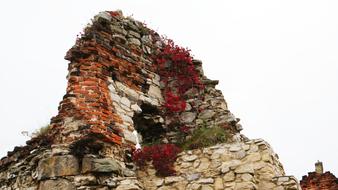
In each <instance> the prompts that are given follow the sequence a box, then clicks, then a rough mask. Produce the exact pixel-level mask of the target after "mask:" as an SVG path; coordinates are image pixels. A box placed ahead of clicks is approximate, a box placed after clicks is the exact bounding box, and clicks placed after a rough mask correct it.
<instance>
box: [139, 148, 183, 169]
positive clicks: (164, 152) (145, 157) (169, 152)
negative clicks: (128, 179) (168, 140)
mask: <svg viewBox="0 0 338 190" xmlns="http://www.w3.org/2000/svg"><path fill="white" fill-rule="evenodd" d="M180 151H181V150H180V148H178V147H177V146H176V145H174V144H159V145H153V146H145V147H143V148H142V149H138V150H136V151H135V152H134V154H133V161H134V162H135V163H136V165H138V166H139V167H144V166H145V165H146V164H147V162H152V164H153V166H154V168H155V170H156V175H158V176H171V175H174V174H175V170H174V162H175V161H176V158H177V154H178V153H179V152H180Z"/></svg>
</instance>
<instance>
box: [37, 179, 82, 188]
mask: <svg viewBox="0 0 338 190" xmlns="http://www.w3.org/2000/svg"><path fill="white" fill-rule="evenodd" d="M61 189H62V190H75V189H76V187H75V185H74V184H72V183H71V182H70V181H68V180H66V179H57V180H46V181H41V182H40V185H39V190H61Z"/></svg>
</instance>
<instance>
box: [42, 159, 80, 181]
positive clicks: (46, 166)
mask: <svg viewBox="0 0 338 190" xmlns="http://www.w3.org/2000/svg"><path fill="white" fill-rule="evenodd" d="M37 171H38V179H39V180H41V179H46V178H51V177H57V176H68V175H77V174H79V163H78V160H77V159H76V158H75V157H74V156H72V155H65V156H52V157H49V158H45V159H43V160H41V161H40V162H39V164H38V168H37Z"/></svg>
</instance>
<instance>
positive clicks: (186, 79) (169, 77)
mask: <svg viewBox="0 0 338 190" xmlns="http://www.w3.org/2000/svg"><path fill="white" fill-rule="evenodd" d="M155 61H156V63H157V66H158V68H159V74H160V76H161V80H162V82H164V84H165V86H166V88H165V91H166V92H165V101H166V102H165V104H164V107H165V108H166V109H167V111H169V112H182V111H184V110H185V106H186V103H185V100H183V99H182V98H181V97H183V96H184V93H185V92H186V91H187V90H189V89H190V88H192V87H196V88H198V89H201V88H203V85H202V83H201V81H200V79H199V73H198V72H197V71H196V69H195V66H194V64H193V63H192V56H191V55H190V50H188V49H185V48H182V47H179V46H177V45H175V44H174V42H173V41H172V40H167V43H166V45H165V47H164V48H163V50H162V51H161V52H160V53H159V55H157V57H156V59H155ZM174 92H175V93H174Z"/></svg>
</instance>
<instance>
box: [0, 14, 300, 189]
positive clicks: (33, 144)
mask: <svg viewBox="0 0 338 190" xmlns="http://www.w3.org/2000/svg"><path fill="white" fill-rule="evenodd" d="M163 45H164V42H163V40H162V38H161V37H160V36H159V35H158V34H157V33H156V32H154V31H152V30H150V29H148V28H147V27H145V26H144V24H142V23H140V22H138V21H135V20H134V19H132V18H129V17H123V15H122V13H121V12H118V11H117V12H116V11H114V12H101V13H99V14H98V15H97V16H95V17H94V20H93V23H92V24H91V25H89V26H88V27H87V28H85V30H84V34H83V35H82V36H81V37H80V38H79V39H77V41H76V44H75V45H74V46H73V47H72V48H71V49H70V50H69V51H68V53H67V55H66V57H65V58H66V59H67V60H69V61H70V63H69V67H68V70H69V74H68V76H67V79H68V85H67V90H66V95H65V96H64V97H63V100H62V101H61V103H60V105H59V113H58V115H57V116H55V117H53V118H52V119H51V123H50V130H49V131H48V133H47V134H43V135H40V136H39V137H36V138H33V139H31V140H30V141H28V142H27V145H26V146H24V147H16V148H15V149H14V151H12V152H9V153H8V155H7V157H4V158H2V159H1V161H0V189H30V190H34V189H119V190H123V189H125V190H128V189H129V190H132V189H133V190H135V189H157V188H158V189H199V188H200V187H201V188H202V189H220V188H221V187H224V188H228V189H267V188H275V189H297V188H298V187H297V183H296V181H295V179H294V178H292V177H286V176H284V171H283V168H282V166H281V164H280V163H279V161H278V157H277V156H276V155H275V154H274V153H273V151H272V150H271V148H270V146H269V145H268V144H267V143H265V142H264V141H262V140H252V141H249V140H248V139H247V138H245V137H244V136H243V135H241V134H240V133H239V131H240V130H241V125H240V124H239V123H238V122H239V119H237V118H235V117H234V115H233V114H232V113H231V112H230V111H229V110H228V107H227V104H226V102H225V100H224V97H223V95H222V93H221V91H220V90H217V89H216V88H215V86H216V85H217V84H218V81H213V80H209V79H207V78H206V77H205V76H204V74H203V69H202V62H201V61H199V60H193V61H192V62H193V64H194V67H195V69H196V71H198V74H199V78H200V80H201V82H202V83H203V85H204V87H205V88H204V90H203V91H202V92H198V93H200V94H199V95H200V96H202V97H203V98H201V99H196V98H195V97H196V92H195V91H194V89H193V86H192V88H191V89H189V90H188V91H187V92H186V97H187V99H186V102H187V106H186V108H185V110H184V111H183V112H182V113H180V115H179V118H178V121H175V122H180V123H182V124H184V125H186V126H188V127H191V128H195V127H200V126H207V127H212V126H218V125H219V126H227V130H228V132H229V135H230V137H231V138H230V139H229V143H228V144H220V145H216V146H213V147H209V148H204V149H194V150H189V151H186V152H183V153H181V154H180V156H179V158H178V160H177V162H176V163H175V167H176V170H177V172H178V173H177V176H172V177H167V178H163V179H162V178H157V177H155V176H154V174H155V173H154V170H153V169H152V168H151V165H149V168H148V169H147V170H146V171H143V170H140V169H139V168H137V167H136V166H135V165H134V163H133V162H132V159H131V155H132V152H133V150H134V149H135V146H136V145H137V144H138V142H140V143H141V144H142V139H144V140H146V139H149V138H153V137H152V136H156V135H157V136H159V137H160V139H159V140H161V142H164V143H175V142H177V136H178V134H177V133H178V132H177V131H173V130H170V129H168V128H166V126H168V125H169V124H170V123H171V122H173V120H174V119H173V118H171V117H170V116H168V115H165V112H163V111H161V109H162V108H161V106H162V105H163V101H164V97H163V88H165V86H163V84H162V82H161V76H160V74H159V72H158V68H157V66H156V64H155V61H154V59H153V57H154V55H156V54H157V52H159V51H161V47H163ZM175 120H177V119H176V118H175ZM135 130H136V131H139V134H138V136H136V135H135V133H134V132H135ZM152 131H156V133H151V132H152ZM283 176H284V177H283ZM149 179H150V180H149ZM153 182H154V183H153Z"/></svg>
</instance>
